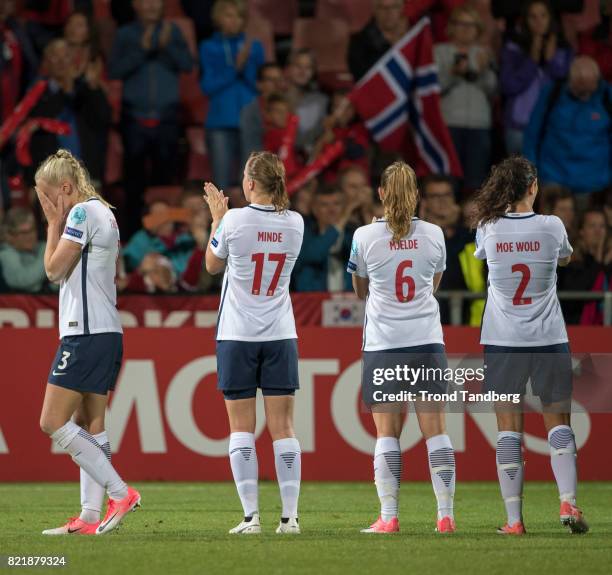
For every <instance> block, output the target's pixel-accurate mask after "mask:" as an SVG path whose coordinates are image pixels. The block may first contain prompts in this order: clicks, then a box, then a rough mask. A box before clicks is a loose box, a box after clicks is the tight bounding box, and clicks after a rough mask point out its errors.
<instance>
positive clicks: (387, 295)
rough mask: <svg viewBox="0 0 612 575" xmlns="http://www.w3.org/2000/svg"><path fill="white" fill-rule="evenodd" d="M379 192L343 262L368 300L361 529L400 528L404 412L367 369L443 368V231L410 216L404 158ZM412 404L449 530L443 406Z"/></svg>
mask: <svg viewBox="0 0 612 575" xmlns="http://www.w3.org/2000/svg"><path fill="white" fill-rule="evenodd" d="M378 195H379V197H380V199H381V201H382V203H383V207H384V218H382V219H380V220H375V221H374V222H373V223H371V224H370V225H367V226H363V227H361V228H359V229H358V230H357V231H356V232H355V235H354V237H353V245H352V248H351V257H350V260H349V263H348V271H349V272H350V273H352V274H353V287H354V289H355V292H356V294H357V296H358V297H360V298H361V299H366V300H367V303H366V315H365V325H364V330H363V383H362V386H363V390H362V391H363V395H362V397H363V399H364V401H365V403H366V404H368V405H371V406H372V415H373V418H374V423H375V425H376V433H377V440H376V449H375V452H374V480H375V483H376V490H377V492H378V497H379V499H380V505H381V512H380V517H379V518H378V520H377V521H376V522H375V523H374V524H372V525H371V526H370V527H369V528H368V529H364V530H363V532H364V533H391V532H395V531H399V521H398V496H399V487H400V478H401V472H402V459H401V450H400V443H399V437H400V434H401V431H402V426H403V414H402V413H401V404H400V403H389V402H385V400H384V398H381V397H380V396H379V394H380V392H381V391H391V392H397V391H400V386H399V385H395V386H394V385H393V384H391V385H387V386H382V387H380V388H378V387H377V385H378V384H377V383H376V382H375V381H374V380H373V374H375V373H376V370H378V371H380V370H383V369H385V368H391V367H393V368H395V366H396V365H400V364H402V363H404V364H407V365H408V366H410V367H414V368H418V367H421V366H424V367H426V368H428V367H429V368H434V369H435V368H442V369H444V368H446V355H445V351H444V339H443V336H442V326H441V324H440V312H439V308H438V302H437V301H436V299H435V298H434V295H433V294H434V292H435V291H436V289H437V287H438V285H439V283H440V279H441V278H442V272H443V271H444V269H445V267H446V248H445V244H444V235H443V233H442V230H441V229H440V228H439V227H438V226H436V225H433V224H430V223H427V222H423V221H421V220H419V219H418V218H416V217H414V213H415V210H416V205H417V201H418V190H417V183H416V176H415V173H414V171H413V170H412V168H410V167H409V166H408V165H407V164H405V163H404V162H395V163H394V164H392V165H391V166H389V167H388V168H387V169H386V170H385V171H384V173H383V176H382V181H381V186H380V188H379V189H378ZM394 358H395V359H394ZM409 390H410V391H412V392H419V391H435V392H444V390H445V388H444V386H443V385H442V384H441V382H419V383H417V385H415V386H409ZM419 399H421V398H420V397H419ZM415 407H416V413H417V418H418V421H419V426H420V428H421V432H422V433H423V437H424V438H425V440H426V443H427V452H428V455H429V468H430V471H431V481H432V484H433V488H434V492H435V494H436V498H437V501H438V518H437V531H438V532H442V533H450V532H453V531H454V530H455V522H454V519H453V496H454V492H455V454H454V451H453V447H452V445H451V442H450V438H449V437H448V435H447V434H446V430H445V417H444V411H443V405H442V404H439V403H433V402H428V401H426V400H423V401H421V400H419V401H416V402H415Z"/></svg>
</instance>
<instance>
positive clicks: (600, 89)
mask: <svg viewBox="0 0 612 575" xmlns="http://www.w3.org/2000/svg"><path fill="white" fill-rule="evenodd" d="M425 15H429V16H430V17H431V21H432V32H433V37H434V41H435V46H434V53H433V55H434V58H435V62H436V64H437V66H438V72H439V85H440V93H441V100H440V105H441V111H442V115H443V118H444V120H445V122H446V125H447V126H448V129H449V132H450V136H451V138H452V142H453V144H454V147H455V149H456V152H457V156H458V158H459V160H460V162H461V167H462V170H463V177H462V178H457V177H451V176H450V175H448V174H432V175H424V177H423V179H422V181H421V183H420V192H421V201H420V205H419V216H420V217H421V218H423V219H425V220H427V221H430V222H433V223H435V224H437V225H439V226H440V227H441V228H442V229H443V231H444V235H445V238H446V247H447V254H448V255H447V269H446V273H445V274H444V276H443V279H442V285H441V289H442V290H469V291H474V292H481V291H484V289H485V285H486V269H485V267H484V264H483V263H482V262H481V261H479V260H477V259H476V258H475V257H474V255H473V253H474V231H473V230H472V229H471V227H470V224H469V221H470V213H471V207H472V206H471V196H472V194H473V192H474V190H476V189H477V188H479V186H480V185H481V184H482V183H483V181H484V179H485V178H486V176H487V174H488V172H489V170H490V167H491V165H492V163H495V162H496V161H498V160H499V159H501V158H503V157H505V156H506V155H508V154H517V153H520V154H523V155H525V156H526V157H527V158H529V159H530V160H532V161H533V162H534V163H535V164H536V165H537V168H538V171H539V176H540V182H541V192H540V197H539V206H538V211H539V212H540V213H545V214H555V215H557V216H559V217H560V218H561V219H562V221H563V223H564V225H565V227H566V229H567V231H568V234H569V237H570V239H571V242H572V244H573V245H574V248H575V252H574V258H573V261H572V263H571V264H570V265H569V266H568V267H567V268H564V269H563V270H560V272H559V289H561V290H586V291H603V290H609V285H610V279H611V275H612V234H611V229H612V88H611V86H610V82H611V81H612V65H611V62H612V1H611V0H603V1H601V2H600V0H552V1H550V2H549V1H548V0H528V1H523V2H518V1H517V2H505V1H502V0H437V1H436V0H406V1H403V0H310V1H308V0H305V1H303V0H299V1H298V0H295V1H292V0H283V1H282V2H281V1H280V0H279V1H276V2H274V1H271V0H268V1H266V0H251V1H249V2H246V1H243V0H216V1H213V0H197V1H190V0H181V1H179V0H175V1H169V0H168V1H166V2H163V1H162V0H133V2H127V1H115V0H22V1H21V2H19V1H16V0H0V43H1V46H0V85H1V88H0V119H1V121H2V128H1V129H0V189H1V191H2V209H1V211H0V217H1V218H2V226H1V230H2V231H1V237H0V240H1V243H0V292H22V293H23V292H26V293H41V292H49V291H53V290H54V289H55V288H54V286H52V285H50V284H49V283H48V281H47V280H46V277H45V272H44V267H43V252H44V243H43V242H42V241H41V238H42V237H43V235H42V233H41V231H42V221H41V219H42V218H41V210H40V207H39V206H38V205H37V202H35V201H34V198H35V195H34V193H33V189H32V186H33V173H34V171H35V169H36V166H37V165H38V164H39V163H40V162H41V161H42V160H43V159H44V158H45V157H46V156H47V155H49V154H50V153H53V152H54V151H56V150H57V149H58V148H60V147H61V148H66V149H68V150H70V151H71V152H72V153H73V154H74V155H76V156H77V157H79V158H81V160H82V161H83V162H84V164H85V165H86V166H87V168H88V170H89V172H90V175H91V178H92V181H93V182H94V183H95V185H96V186H97V187H99V188H100V189H101V190H102V193H103V195H104V196H105V197H106V198H108V199H109V201H110V202H111V203H112V204H114V205H115V206H116V207H117V219H118V221H119V224H120V228H121V231H122V240H123V250H122V260H121V262H120V264H121V265H120V269H119V274H118V280H117V285H118V289H119V290H120V291H122V292H132V293H176V292H196V293H216V292H218V291H219V287H220V280H219V278H218V277H212V276H210V275H208V274H207V273H206V271H205V270H204V266H203V258H204V251H203V248H204V246H205V245H206V242H207V239H208V236H209V230H210V223H211V217H210V213H209V211H208V209H207V208H206V207H205V205H204V203H203V202H202V198H201V195H202V182H203V181H205V180H211V181H213V182H214V183H215V184H216V185H217V186H219V187H220V188H222V189H223V190H224V191H225V193H226V194H227V195H229V196H230V204H231V206H233V207H236V206H241V205H244V198H243V196H242V193H241V191H240V184H241V180H242V168H243V166H244V163H245V161H246V158H248V156H249V154H250V152H252V151H254V150H259V149H267V150H270V151H273V152H276V153H278V154H279V155H280V156H281V158H282V159H283V162H284V164H285V168H286V172H287V178H288V180H289V181H297V184H296V185H295V186H293V187H292V186H290V190H291V201H292V208H293V209H295V210H297V211H298V212H300V213H301V214H302V215H303V216H304V219H305V234H304V244H303V249H302V252H301V254H300V257H299V259H298V262H297V265H296V267H295V271H294V275H293V279H292V288H293V290H294V291H298V292H299V291H331V292H341V291H348V290H349V289H350V278H349V275H348V274H347V273H346V271H345V270H346V262H347V260H348V255H349V252H350V247H351V240H352V235H353V232H354V231H355V229H356V228H357V227H359V226H361V225H363V224H364V223H369V222H370V221H371V220H372V218H373V217H374V216H381V215H382V207H381V204H380V202H379V200H378V198H377V195H376V193H375V191H376V189H377V186H378V181H379V178H380V173H381V171H382V168H384V166H385V165H388V163H389V161H390V160H392V159H395V158H397V157H404V159H406V160H407V161H409V162H410V161H411V154H414V153H415V152H414V145H411V142H406V143H405V145H404V146H402V148H401V149H397V150H392V151H389V150H383V149H381V148H380V147H379V146H377V145H376V144H375V143H374V142H373V140H372V138H371V136H370V134H369V132H368V130H367V128H366V126H365V124H364V122H363V121H361V120H360V118H359V117H358V115H357V113H356V111H355V109H354V108H353V106H352V105H351V103H350V100H349V99H347V94H348V93H349V92H350V90H351V88H352V87H353V86H354V84H355V83H356V82H358V81H359V80H360V79H361V78H363V77H364V75H366V74H367V72H368V70H370V68H371V67H372V66H373V65H374V64H375V63H376V62H377V60H378V59H379V58H380V57H381V56H382V55H384V54H385V52H387V50H389V48H390V47H391V46H393V45H394V44H395V43H396V42H397V41H398V40H400V39H401V38H402V37H403V36H404V35H405V34H406V32H407V31H409V30H410V28H411V26H412V25H414V24H415V22H417V21H418V20H419V19H420V18H421V17H422V16H425ZM334 31H335V32H334ZM337 143H341V144H342V146H343V150H344V151H343V153H342V154H341V155H340V157H336V158H331V159H330V158H327V160H326V161H323V159H325V158H326V157H327V156H326V154H327V152H328V151H329V150H330V148H331V147H333V146H334V145H335V144H337ZM313 166H314V167H316V168H317V169H312V170H310V172H308V170H306V171H307V173H308V176H307V177H305V178H304V177H302V178H301V179H300V178H299V177H298V176H300V175H301V174H303V173H304V170H305V169H307V168H312V167H313ZM441 305H442V319H443V322H444V323H446V322H448V320H449V311H448V309H447V308H446V306H444V303H443V302H441ZM482 305H483V302H480V301H475V302H473V303H471V304H469V305H467V304H466V306H465V310H464V321H465V322H466V323H469V324H471V325H478V323H479V321H480V317H481V313H482ZM563 307H564V313H565V317H566V320H567V321H568V323H582V324H598V323H599V324H600V323H601V322H602V310H601V303H600V302H596V301H593V302H586V303H585V302H563Z"/></svg>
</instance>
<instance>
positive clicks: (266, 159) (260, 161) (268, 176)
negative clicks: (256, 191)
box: [246, 152, 289, 212]
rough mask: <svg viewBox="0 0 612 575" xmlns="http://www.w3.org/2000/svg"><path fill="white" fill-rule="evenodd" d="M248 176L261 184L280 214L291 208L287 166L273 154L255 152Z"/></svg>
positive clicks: (248, 163)
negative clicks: (286, 172)
mask: <svg viewBox="0 0 612 575" xmlns="http://www.w3.org/2000/svg"><path fill="white" fill-rule="evenodd" d="M246 173H247V176H248V177H249V178H250V179H251V180H253V181H254V182H257V183H259V185H260V186H261V189H262V191H263V192H264V193H266V194H268V195H269V196H270V203H271V204H272V205H273V206H274V207H275V208H276V210H277V211H278V212H283V211H285V210H286V209H287V208H288V207H289V196H288V195H287V185H286V183H285V180H286V175H285V166H284V165H283V162H282V161H281V160H280V158H279V157H278V156H277V155H276V154H273V153H272V152H253V153H252V154H251V155H250V156H249V160H248V161H247V164H246Z"/></svg>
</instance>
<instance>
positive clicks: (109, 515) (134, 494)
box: [96, 487, 140, 535]
mask: <svg viewBox="0 0 612 575" xmlns="http://www.w3.org/2000/svg"><path fill="white" fill-rule="evenodd" d="M138 507H140V493H138V491H136V490H135V489H134V488H133V487H128V494H127V495H126V496H125V497H124V498H123V499H120V500H118V501H117V500H115V499H112V498H110V497H109V498H108V509H107V510H106V515H105V516H104V519H103V520H102V522H101V523H100V525H98V528H97V529H96V535H106V534H107V533H110V532H111V531H112V530H113V529H117V527H119V525H120V523H121V522H122V521H123V518H124V517H125V516H126V515H127V514H128V513H129V512H130V511H136V509H137V508H138Z"/></svg>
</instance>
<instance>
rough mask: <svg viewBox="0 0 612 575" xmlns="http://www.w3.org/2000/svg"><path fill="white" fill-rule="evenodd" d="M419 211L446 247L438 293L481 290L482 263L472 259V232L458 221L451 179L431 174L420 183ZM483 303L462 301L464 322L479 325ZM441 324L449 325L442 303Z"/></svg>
mask: <svg viewBox="0 0 612 575" xmlns="http://www.w3.org/2000/svg"><path fill="white" fill-rule="evenodd" d="M421 191H422V194H423V196H422V200H421V204H422V205H421V210H420V213H421V214H422V217H423V219H425V220H426V221H428V222H431V223H432V224H436V225H438V226H440V227H441V228H442V231H443V232H444V241H445V244H446V270H445V271H444V274H443V276H442V281H441V283H440V289H441V290H469V291H473V292H482V291H484V290H485V279H484V264H483V262H482V261H480V260H478V259H476V258H475V257H474V251H475V249H476V246H475V243H474V242H475V237H474V232H473V231H471V230H469V229H468V228H466V227H465V226H464V225H463V224H462V222H461V219H462V217H461V216H462V214H461V208H460V207H459V205H458V204H457V202H456V201H455V194H454V192H453V182H452V179H451V178H449V177H447V176H439V175H432V176H428V177H426V178H425V179H424V180H423V182H422V183H421ZM483 308H484V300H476V301H472V302H466V303H465V304H464V306H463V310H462V316H463V321H464V323H468V324H469V325H472V326H478V325H480V320H481V318H482V311H483ZM440 317H441V321H442V323H450V319H451V317H450V307H449V303H448V301H446V300H441V301H440Z"/></svg>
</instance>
